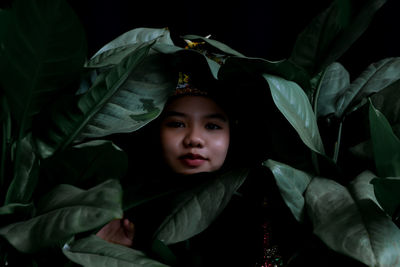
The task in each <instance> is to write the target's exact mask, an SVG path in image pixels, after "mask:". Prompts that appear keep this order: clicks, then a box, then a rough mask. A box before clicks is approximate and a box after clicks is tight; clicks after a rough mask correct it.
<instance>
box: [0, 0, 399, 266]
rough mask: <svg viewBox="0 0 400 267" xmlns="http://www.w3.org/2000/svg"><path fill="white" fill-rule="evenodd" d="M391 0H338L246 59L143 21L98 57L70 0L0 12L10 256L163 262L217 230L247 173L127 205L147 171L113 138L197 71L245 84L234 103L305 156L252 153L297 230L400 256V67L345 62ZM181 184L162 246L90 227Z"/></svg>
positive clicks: (10, 261)
mask: <svg viewBox="0 0 400 267" xmlns="http://www.w3.org/2000/svg"><path fill="white" fill-rule="evenodd" d="M385 2H386V1H384V0H379V1H377V0H369V1H365V2H363V3H361V2H359V1H343V0H336V1H332V3H331V5H330V6H329V7H328V8H327V9H326V10H324V11H323V12H322V13H321V14H319V15H318V16H317V17H315V18H314V19H313V20H312V21H311V22H310V24H309V26H307V27H306V28H305V29H304V31H303V32H301V33H300V34H299V36H298V39H297V40H296V42H295V44H294V46H293V51H292V53H291V55H290V57H289V58H287V59H282V60H280V61H269V60H267V59H263V58H252V57H247V56H245V55H244V54H242V53H240V52H238V51H235V50H234V49H232V48H231V47H229V46H228V45H226V44H224V43H222V42H219V41H217V40H213V39H211V38H206V37H202V36H198V35H186V36H183V37H182V38H183V39H184V40H185V41H186V42H187V44H188V47H179V46H177V45H175V44H174V42H173V40H172V39H171V36H170V33H169V31H168V30H167V29H166V28H160V29H152V28H136V29H132V30H130V31H128V32H126V33H124V34H122V35H121V36H119V37H117V38H116V39H114V40H112V41H111V42H109V43H108V44H106V45H105V46H104V47H102V48H101V49H100V50H99V51H98V52H97V53H96V54H95V55H93V56H92V57H91V58H90V59H87V58H86V57H87V55H86V40H85V36H84V31H83V28H82V26H81V25H80V22H79V20H78V18H77V16H76V15H75V14H74V12H73V11H72V9H71V8H70V7H69V6H68V4H67V2H66V1H64V0H36V1H34V0H16V1H14V2H13V5H12V7H11V8H9V9H4V10H0V89H1V90H0V103H1V106H0V107H1V108H0V125H1V131H0V142H1V149H0V151H1V152H0V192H1V193H0V196H1V203H0V218H1V219H0V236H1V239H0V265H19V266H21V265H25V266H38V265H54V264H55V263H56V264H58V265H65V266H71V265H73V264H74V263H76V264H81V265H84V266H167V265H170V264H171V263H173V262H174V260H175V259H174V255H173V253H172V252H171V251H170V250H169V246H170V245H172V244H175V243H178V242H182V241H185V240H188V239H189V238H191V237H193V236H195V235H197V234H199V233H200V232H202V231H204V230H205V229H206V228H207V227H208V226H209V225H210V224H211V223H212V221H213V220H214V219H215V218H216V217H217V216H218V215H219V214H220V213H221V212H222V210H223V209H224V208H225V207H226V205H227V203H228V202H229V201H230V199H231V197H232V196H233V195H234V194H235V193H236V191H237V190H238V188H239V187H240V186H241V185H242V183H243V182H244V181H245V180H246V178H247V174H248V172H249V169H247V168H241V167H242V166H240V168H239V167H238V168H234V169H233V170H231V171H229V172H225V173H220V174H219V175H218V176H217V177H214V179H210V180H207V181H205V182H204V183H201V184H196V185H191V186H190V188H189V190H186V191H184V192H181V191H179V190H175V188H172V189H171V187H173V186H174V185H172V184H170V185H169V186H170V187H165V188H161V189H158V188H157V190H156V188H152V189H154V194H153V191H152V190H150V191H149V192H150V193H148V192H147V194H146V192H144V194H143V195H144V196H145V197H144V198H141V195H140V194H138V195H133V196H129V197H131V201H130V202H129V201H128V202H129V203H123V197H122V196H123V193H126V194H128V192H130V191H128V189H126V188H123V187H122V186H121V181H122V180H123V179H124V178H125V177H126V176H127V175H133V176H135V175H136V176H139V171H138V170H139V167H140V166H137V165H134V166H130V167H132V168H133V171H132V170H131V169H129V168H128V159H127V151H124V150H123V149H122V148H120V147H119V146H117V145H116V144H115V143H113V142H112V141H110V139H111V140H112V138H110V136H111V137H112V136H114V135H118V134H125V133H133V132H136V131H138V130H140V129H142V128H145V127H146V126H147V125H148V124H149V123H150V122H152V121H153V120H155V119H157V117H158V116H159V115H160V113H161V111H162V109H163V107H164V105H165V103H166V101H167V99H168V97H169V96H170V95H171V94H172V93H173V91H174V89H175V87H176V83H177V75H176V74H177V70H181V69H186V68H189V69H190V70H193V71H196V72H199V73H201V77H202V78H204V80H205V81H210V80H213V81H215V80H220V81H224V82H232V83H235V82H236V81H238V80H239V81H240V82H241V83H237V88H234V89H232V91H230V92H228V94H230V95H229V96H232V98H235V97H237V96H238V95H239V96H246V97H244V98H242V99H241V98H240V97H239V99H238V102H236V103H239V104H238V107H239V108H237V110H239V113H240V112H241V113H246V112H247V113H246V114H248V113H250V114H249V116H248V117H249V120H251V119H254V121H257V120H258V122H259V125H260V127H259V128H258V129H256V130H255V131H259V132H253V133H251V134H254V135H257V136H268V135H267V133H268V132H270V131H274V132H275V135H273V136H274V140H272V142H274V143H275V144H276V146H282V147H289V149H288V150H285V151H290V155H286V157H282V158H283V159H287V158H290V157H294V158H295V157H296V155H301V156H300V157H299V158H300V159H298V160H297V161H296V162H295V163H293V162H290V161H289V162H281V161H279V160H280V158H278V159H275V158H269V155H270V153H269V152H270V151H264V146H260V148H259V149H260V150H261V151H258V153H259V154H260V155H261V156H262V158H263V160H261V161H260V162H253V164H259V165H260V167H261V165H262V166H264V167H265V168H268V169H270V170H271V171H272V174H273V175H274V177H275V180H276V184H277V185H278V187H279V190H280V193H281V195H282V198H283V199H284V201H285V203H286V205H287V206H288V207H289V209H290V211H291V212H292V214H293V216H294V217H295V219H296V220H297V221H299V223H302V224H309V226H310V227H311V228H312V229H313V232H314V234H315V235H316V236H318V237H319V238H320V239H321V240H322V241H323V242H324V243H325V244H326V245H327V246H328V247H329V248H330V249H332V250H335V251H337V252H338V253H341V254H344V255H347V256H349V257H352V258H354V259H356V260H358V261H359V262H362V263H364V264H367V265H370V266H393V265H395V264H396V263H398V262H399V261H400V258H399V257H400V256H399V255H400V229H399V228H398V226H397V225H400V199H399V197H398V192H399V190H400V182H399V178H398V177H399V172H400V169H399V166H400V165H399V164H400V161H399V160H400V159H399V151H400V147H399V144H400V143H399V139H398V134H399V133H400V132H399V131H398V129H399V128H398V126H399V117H398V113H397V112H394V111H393V110H397V109H396V108H398V100H397V99H398V97H397V98H396V97H395V96H397V95H396V94H398V91H399V90H398V89H399V86H400V82H399V79H400V76H399V73H400V71H399V67H400V64H399V62H400V61H399V58H384V59H382V60H380V61H378V62H375V63H372V64H371V65H370V66H369V67H368V68H367V69H366V70H365V71H364V72H363V73H362V74H361V75H360V77H356V78H355V79H350V74H351V73H349V72H348V71H347V70H346V68H345V66H343V65H342V64H341V63H339V62H338V60H339V59H340V57H341V56H342V55H343V54H344V53H345V51H346V50H347V49H348V48H349V47H350V46H351V45H352V44H353V43H354V42H355V41H356V40H357V38H358V37H359V36H360V35H361V34H362V33H363V32H364V31H365V30H366V29H367V27H368V25H369V23H370V22H371V20H372V18H373V15H374V14H375V13H376V12H377V11H378V10H379V9H380V7H381V6H382V5H383V4H384V3H385ZM199 44H200V45H199ZM247 77H251V78H254V80H257V81H258V82H259V83H257V86H256V87H257V89H254V90H253V91H251V90H250V89H248V88H249V86H250V85H254V84H251V79H248V80H246V78H247ZM239 78H243V80H244V81H243V80H240V79H239ZM253 88H254V87H253ZM253 94H254V96H252V95H253ZM260 95H262V96H265V99H264V98H260V99H256V98H257V96H260ZM269 98H270V99H269ZM368 98H369V101H368ZM246 101H248V102H246ZM253 103H257V105H253ZM268 103H272V104H273V107H271V108H270V109H268V108H266V106H267V104H268ZM274 109H275V110H276V111H277V112H276V113H273V112H272V111H273V110H274ZM272 114H273V115H272ZM269 116H271V117H272V116H275V117H277V118H275V117H274V120H273V122H274V123H275V122H278V121H279V123H280V124H278V123H277V124H276V125H271V124H272V123H271V122H270V121H268V120H266V119H265V118H270V117H269ZM277 125H285V126H286V127H287V128H285V129H283V128H282V129H281V128H280V127H277ZM286 129H289V131H286ZM293 133H294V134H293ZM288 136H290V138H288ZM293 143H296V144H300V145H292V144H293ZM132 150H134V153H135V154H140V153H141V152H143V151H140V150H136V147H133V148H132ZM282 150H283V149H282ZM303 155H304V156H303ZM245 160H246V159H243V161H245ZM349 162H351V165H352V166H349V165H350V164H349ZM371 162H373V163H374V164H375V165H371ZM135 178H138V177H135ZM185 189H187V188H185ZM140 190H141V188H140V187H138V188H135V190H133V191H132V192H136V193H137V192H139V191H140ZM178 191H179V193H180V194H179V197H178V199H179V201H178V202H177V203H175V204H176V205H175V206H174V207H173V209H172V211H171V212H170V213H169V214H167V216H166V217H165V218H163V220H162V221H161V222H160V224H159V225H158V227H157V228H156V230H155V232H154V233H153V235H152V238H153V240H151V241H150V240H149V242H151V243H152V244H153V247H152V249H153V250H152V251H151V253H150V254H147V253H146V252H144V251H139V250H134V249H131V248H126V247H123V246H120V245H116V244H111V243H108V242H106V241H104V240H102V239H100V238H98V237H97V236H95V235H94V234H95V232H96V231H97V230H98V229H99V228H101V227H102V226H104V225H105V224H107V223H108V222H110V221H111V220H113V219H118V218H122V217H123V207H125V211H127V210H128V209H130V208H132V207H146V204H147V203H149V202H151V201H154V200H157V199H162V197H163V196H167V195H170V194H175V193H176V192H178ZM142 193H143V192H142ZM132 199H133V200H132ZM396 224H397V225H396ZM21 255H22V256H21ZM43 255H45V256H43ZM156 256H157V257H156Z"/></svg>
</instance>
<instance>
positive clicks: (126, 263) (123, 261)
mask: <svg viewBox="0 0 400 267" xmlns="http://www.w3.org/2000/svg"><path fill="white" fill-rule="evenodd" d="M63 253H64V255H65V256H67V257H68V258H69V259H70V260H71V261H73V262H75V263H78V264H80V265H82V266H85V267H135V266H137V267H139V266H140V267H166V266H167V265H165V264H162V263H160V262H157V261H155V260H152V259H150V258H149V257H147V256H146V255H145V254H144V253H142V252H140V251H138V250H134V249H131V248H127V247H124V246H120V245H116V244H112V243H110V242H107V241H105V240H103V239H101V238H99V237H97V236H89V237H87V238H84V239H80V240H77V241H74V242H72V243H70V244H66V245H65V246H64V248H63Z"/></svg>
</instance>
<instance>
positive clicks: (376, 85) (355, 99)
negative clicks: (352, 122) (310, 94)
mask: <svg viewBox="0 0 400 267" xmlns="http://www.w3.org/2000/svg"><path fill="white" fill-rule="evenodd" d="M399 70H400V58H385V59H382V60H380V61H378V62H376V63H373V64H371V65H370V66H368V68H367V69H366V70H365V71H364V72H363V73H362V74H361V75H360V76H359V77H358V78H357V79H356V80H354V82H352V83H351V85H350V87H349V88H348V89H347V90H345V91H344V92H343V93H342V94H341V95H340V96H338V97H337V100H336V110H335V114H336V116H337V117H342V116H343V115H344V114H345V113H348V112H351V111H353V110H354V109H356V108H357V107H358V106H360V105H363V104H365V103H366V101H364V102H361V100H363V99H365V98H366V97H368V96H370V95H371V94H373V93H376V92H379V91H381V90H382V89H384V88H386V87H388V86H389V85H390V84H392V83H394V82H396V81H397V80H399V79H400V71H399Z"/></svg>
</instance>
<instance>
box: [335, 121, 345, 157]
mask: <svg viewBox="0 0 400 267" xmlns="http://www.w3.org/2000/svg"><path fill="white" fill-rule="evenodd" d="M344 118H345V117H343V120H342V121H341V122H340V124H339V131H338V137H337V141H336V143H335V149H334V152H333V162H335V164H336V163H337V161H338V157H339V150H340V142H341V139H342V127H343V121H344Z"/></svg>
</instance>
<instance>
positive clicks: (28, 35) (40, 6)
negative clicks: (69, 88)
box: [0, 0, 86, 137]
mask: <svg viewBox="0 0 400 267" xmlns="http://www.w3.org/2000/svg"><path fill="white" fill-rule="evenodd" d="M13 4H14V5H13V8H12V12H14V14H15V20H14V21H13V22H12V23H9V27H10V28H9V29H8V31H7V33H6V34H5V36H4V39H2V41H1V46H0V54H1V55H0V57H1V60H2V61H4V63H5V64H7V67H6V68H4V70H2V71H1V72H0V82H1V85H2V86H3V89H4V91H5V94H6V96H7V99H8V101H9V104H10V105H9V106H10V108H11V114H12V117H13V119H14V120H15V122H16V124H17V125H18V127H19V128H18V130H15V132H16V133H19V137H21V136H24V135H25V133H26V131H27V130H28V129H29V128H30V126H31V122H32V117H33V116H35V115H36V114H37V113H38V112H39V111H40V110H41V109H42V108H43V107H44V106H46V105H47V104H49V103H51V102H52V101H54V94H56V93H57V92H59V91H60V90H62V89H65V87H66V85H68V84H69V83H70V82H71V81H73V80H75V79H76V78H78V77H79V73H80V71H81V69H82V65H83V63H84V60H85V57H86V39H85V35H84V30H83V28H82V26H81V25H80V22H79V20H78V18H77V16H76V15H75V14H74V12H73V10H72V9H71V8H70V7H69V6H68V4H67V3H66V1H63V0H39V1H36V0H21V1H14V2H13Z"/></svg>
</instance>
